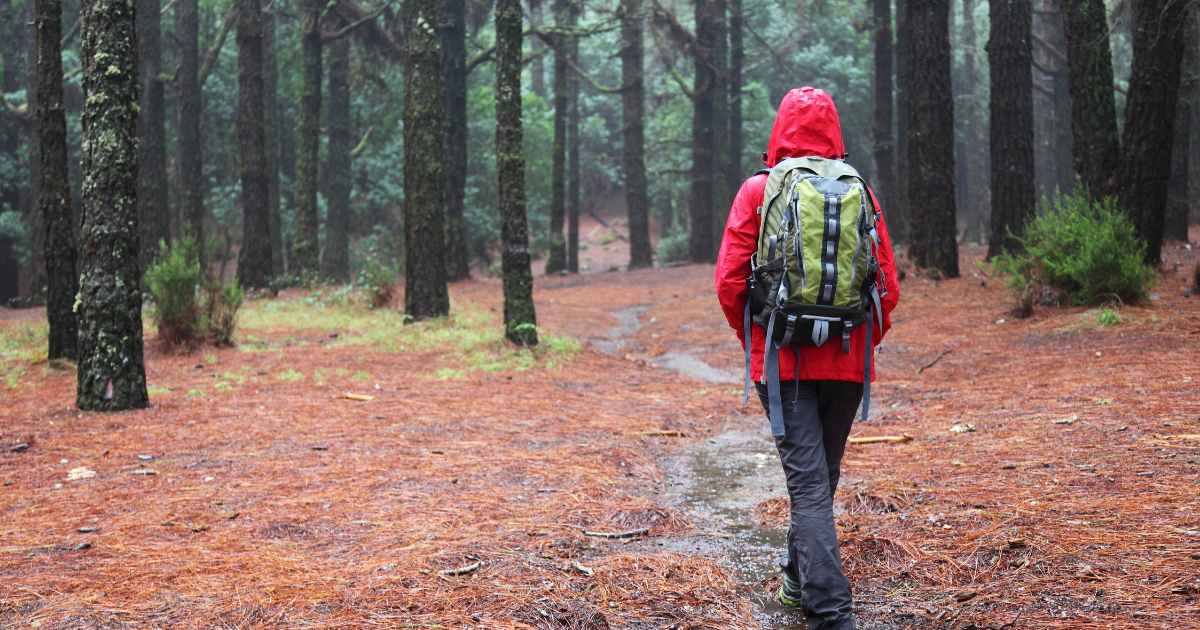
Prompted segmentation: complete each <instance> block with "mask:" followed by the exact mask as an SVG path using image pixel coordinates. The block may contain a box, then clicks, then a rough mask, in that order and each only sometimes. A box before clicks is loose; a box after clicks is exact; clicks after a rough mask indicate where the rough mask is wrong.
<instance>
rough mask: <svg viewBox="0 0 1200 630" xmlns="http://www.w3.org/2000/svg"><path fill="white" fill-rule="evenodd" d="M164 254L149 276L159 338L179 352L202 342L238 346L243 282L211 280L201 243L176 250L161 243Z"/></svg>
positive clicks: (180, 242)
mask: <svg viewBox="0 0 1200 630" xmlns="http://www.w3.org/2000/svg"><path fill="white" fill-rule="evenodd" d="M159 249H160V254H159V257H158V259H156V260H155V261H154V263H153V264H151V265H150V267H149V269H147V270H146V274H145V285H146V290H147V291H148V292H149V294H150V297H151V299H152V300H153V302H154V310H153V320H154V324H155V326H156V327H157V328H158V336H159V338H160V339H162V340H163V342H165V343H166V344H167V346H168V347H173V348H187V349H190V348H193V347H194V346H195V345H196V344H197V343H198V342H200V341H202V340H207V341H209V342H210V343H212V344H214V345H218V346H228V345H233V333H234V330H235V328H236V327H237V313H238V309H239V308H241V305H242V300H243V297H244V296H243V294H242V289H241V287H240V286H239V285H238V283H237V281H236V280H234V281H232V282H229V283H225V284H222V283H218V282H214V281H206V280H205V279H204V277H203V275H202V274H201V273H200V262H199V257H198V254H197V251H196V243H195V241H194V240H192V239H190V238H184V239H181V240H178V241H175V242H173V243H172V244H170V245H168V244H167V243H160V244H159Z"/></svg>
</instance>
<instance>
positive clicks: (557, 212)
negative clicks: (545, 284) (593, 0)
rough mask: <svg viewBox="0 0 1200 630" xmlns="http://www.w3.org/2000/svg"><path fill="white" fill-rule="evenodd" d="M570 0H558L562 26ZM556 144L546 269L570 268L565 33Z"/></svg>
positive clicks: (558, 50) (557, 81)
mask: <svg viewBox="0 0 1200 630" xmlns="http://www.w3.org/2000/svg"><path fill="white" fill-rule="evenodd" d="M568 2H570V0H555V2H554V23H555V26H557V27H559V28H567V27H569V26H570V11H569V10H568V8H567V3H568ZM553 41H554V147H553V148H552V149H551V151H552V155H551V157H550V161H551V162H552V165H551V167H550V168H551V174H550V238H549V241H550V251H549V252H548V253H547V256H546V273H547V274H552V273H561V272H563V271H566V270H567V241H566V239H565V238H564V236H563V226H564V224H565V222H566V214H567V114H568V112H567V106H568V104H569V99H568V98H567V92H568V88H569V85H568V83H567V80H568V76H569V75H570V73H571V69H570V66H569V65H568V63H567V54H568V51H567V45H566V37H565V36H563V35H555V36H554V40H553Z"/></svg>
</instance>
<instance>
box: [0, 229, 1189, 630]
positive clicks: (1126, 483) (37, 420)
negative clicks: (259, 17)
mask: <svg viewBox="0 0 1200 630" xmlns="http://www.w3.org/2000/svg"><path fill="white" fill-rule="evenodd" d="M1196 241H1200V232H1197V231H1195V230H1194V234H1193V242H1196ZM981 253H982V252H980V251H979V250H978V249H977V248H966V249H965V251H964V253H963V269H964V270H966V272H965V273H964V276H963V277H962V278H959V279H955V280H948V281H941V282H935V281H933V280H928V279H925V278H922V277H919V276H917V275H916V274H913V273H911V272H910V273H908V275H907V279H906V280H905V281H904V282H903V284H902V302H901V306H900V308H899V309H898V310H897V311H896V313H895V316H894V321H895V326H894V328H893V330H892V332H891V333H890V334H889V336H888V338H887V339H886V341H885V343H884V346H883V348H882V349H881V351H880V353H879V358H878V361H879V368H880V374H879V375H880V380H879V383H878V385H877V386H876V387H875V388H874V390H873V391H874V393H875V395H876V398H875V402H874V405H873V407H872V408H873V410H877V411H878V414H877V416H876V417H875V418H874V419H873V420H872V421H871V422H869V423H866V424H860V425H858V426H856V427H855V430H854V435H855V436H875V435H884V434H889V435H907V436H911V438H912V440H911V441H908V442H905V443H898V444H869V445H866V444H855V445H852V446H851V447H850V448H849V450H848V452H847V455H846V461H845V472H844V476H843V479H844V480H843V483H842V486H841V488H840V490H839V493H838V497H837V503H838V512H839V514H838V517H837V518H838V524H839V532H840V535H841V539H842V551H843V559H844V561H845V564H846V567H847V570H848V573H849V575H850V578H851V581H852V583H853V584H854V587H855V593H856V598H857V600H858V606H859V610H860V614H861V615H862V619H863V623H862V625H861V627H863V628H900V627H920V628H960V629H966V628H976V629H982V628H996V629H998V628H1035V629H1042V628H1084V629H1086V628H1097V629H1098V628H1135V627H1136V628H1146V627H1153V628H1184V627H1196V626H1197V625H1198V624H1200V603H1198V598H1200V578H1198V577H1197V576H1198V575H1200V438H1198V437H1197V436H1198V435H1200V395H1198V394H1197V383H1200V362H1198V361H1197V354H1198V353H1197V350H1198V349H1200V297H1186V296H1185V289H1186V286H1187V281H1188V279H1189V277H1190V275H1191V274H1190V273H1189V272H1190V271H1191V269H1192V268H1193V266H1194V265H1195V264H1197V262H1200V255H1198V252H1197V251H1196V250H1195V248H1185V247H1184V246H1182V245H1178V244H1176V245H1172V246H1170V247H1169V248H1168V249H1167V251H1166V253H1165V257H1166V258H1167V263H1166V265H1165V269H1166V271H1165V272H1164V274H1163V278H1162V281H1161V282H1160V284H1159V286H1158V287H1156V289H1155V293H1154V298H1153V299H1152V300H1151V301H1149V302H1148V303H1147V304H1145V305H1140V306H1126V307H1122V308H1120V309H1118V313H1119V316H1120V320H1121V321H1120V323H1119V324H1117V325H1108V326H1105V325H1101V323H1100V322H1099V319H1098V313H1099V311H1097V310H1087V309H1080V308H1062V309H1051V308H1041V309H1038V310H1037V311H1036V313H1035V315H1034V316H1033V317H1031V318H1029V319H1023V320H1017V319H1013V318H1012V317H1011V316H1010V315H1009V314H1008V309H1009V307H1010V305H1011V302H1012V300H1011V297H1010V296H1009V294H1008V292H1007V291H1006V290H1005V289H1004V288H1003V287H1002V286H1001V284H1000V283H999V282H997V281H996V280H994V279H988V278H986V277H985V276H984V275H983V274H981V273H980V272H979V271H977V269H978V267H977V265H976V263H977V261H978V260H979V258H980V256H981ZM711 272H712V268H711V267H708V266H687V267H675V268H666V269H654V270H644V271H635V272H628V273H624V272H623V273H595V274H585V275H581V276H569V277H554V278H541V279H539V280H538V283H537V287H536V294H535V295H536V298H537V303H538V309H539V311H538V315H539V323H540V325H541V328H542V331H543V345H542V346H541V347H540V348H539V349H537V350H535V351H532V352H530V351H526V350H513V349H510V348H508V347H506V346H505V345H504V344H503V343H502V342H501V341H500V340H499V335H498V324H497V312H498V311H499V308H500V307H499V304H500V286H499V284H498V282H496V281H493V280H476V281H471V282H466V283H462V284H459V285H456V286H454V287H453V289H452V300H453V309H454V312H455V314H454V315H453V316H452V317H451V318H449V319H448V320H446V321H441V322H431V323H422V324H417V325H411V326H405V325H403V323H402V318H401V316H400V314H399V313H398V312H397V311H396V310H394V309H385V310H379V311H369V310H366V309H365V308H364V307H362V306H360V305H358V304H357V303H356V302H355V300H354V296H353V294H350V293H347V292H345V291H338V290H335V289H325V290H322V291H316V292H299V291H292V292H288V293H285V294H284V295H281V296H280V297H279V298H277V299H265V298H264V299H255V300H252V301H250V302H249V303H248V305H247V307H246V309H245V312H244V315H243V318H242V325H241V330H240V334H239V344H238V346H237V347H235V348H221V349H213V348H203V349H200V350H198V351H196V352H194V353H192V354H182V355H181V354H175V353H169V352H166V351H165V350H164V349H163V348H162V347H161V346H160V344H159V343H158V342H157V341H156V340H155V338H154V333H153V331H149V333H148V341H147V351H146V354H147V373H148V380H149V383H150V386H151V398H152V401H153V406H152V407H151V408H150V409H147V410H142V411H136V412H128V413H119V414H110V415H101V414H93V413H87V414H85V413H80V412H78V411H76V410H75V409H74V407H73V406H72V403H73V400H74V374H73V371H72V370H71V369H70V368H69V366H68V367H66V368H61V367H53V366H50V365H48V364H47V363H46V362H45V360H44V350H42V345H43V344H44V335H45V328H44V325H42V324H41V323H40V322H41V318H42V317H43V315H42V313H41V312H40V311H35V310H27V311H11V312H4V313H0V416H2V417H3V420H2V421H0V627H4V628H8V627H31V626H34V627H40V628H81V627H88V628H121V627H138V628H141V627H170V628H210V627H272V628H273V627H297V628H298V627H345V628H353V627H387V628H437V627H443V628H466V627H473V628H509V627H521V628H524V627H534V628H636V629H642V628H646V629H649V628H680V629H682V628H722V629H723V628H755V627H764V626H765V627H772V628H802V627H803V620H802V619H797V618H794V616H789V615H787V614H785V613H783V612H781V611H779V610H777V609H775V608H774V607H772V606H771V605H770V604H769V603H764V601H765V600H766V599H767V598H766V597H765V596H764V593H767V592H768V591H769V590H770V589H772V588H774V587H776V586H777V584H778V582H777V579H778V578H777V576H776V575H775V574H774V573H773V572H772V571H771V569H770V567H771V564H772V560H773V558H774V557H776V556H777V555H778V547H777V545H778V544H779V542H780V540H781V538H782V532H783V530H784V528H785V527H786V511H787V505H786V498H785V496H784V490H783V484H782V475H781V474H780V473H779V471H778V469H777V463H776V461H775V460H773V459H772V458H773V457H775V456H774V453H773V449H772V447H771V444H770V441H769V433H768V431H767V428H766V425H765V420H764V419H763V418H762V415H761V411H760V410H758V409H754V408H752V407H741V406H740V404H739V403H740V385H739V379H740V373H739V370H740V366H741V351H740V348H739V347H738V344H737V342H736V339H735V338H734V336H733V334H732V332H731V331H730V330H729V329H728V326H727V324H726V323H725V321H724V319H723V318H722V316H721V315H720V313H719V310H718V309H717V307H716V304H715V300H714V299H713V297H712V293H711ZM400 303H402V301H398V302H397V304H400ZM39 353H41V357H43V358H41V359H39ZM873 415H876V414H873ZM22 445H24V446H22ZM643 528H648V529H646V531H645V532H644V533H641V534H638V535H635V536H632V537H628V538H606V537H600V536H594V535H588V534H587V533H585V531H586V532H592V533H597V532H602V533H623V532H629V531H639V530H642V529H643Z"/></svg>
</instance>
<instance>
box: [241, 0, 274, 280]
mask: <svg viewBox="0 0 1200 630" xmlns="http://www.w3.org/2000/svg"><path fill="white" fill-rule="evenodd" d="M238 2H239V4H240V5H241V6H240V9H239V10H238V18H237V20H238V23H237V46H238V113H237V130H238V154H239V155H240V156H241V159H240V160H239V168H240V171H241V173H240V175H241V182H242V189H241V206H242V246H241V248H240V249H239V250H238V269H237V271H238V282H240V283H241V285H242V286H243V287H246V288H255V289H261V288H266V287H267V286H268V285H269V284H270V281H271V216H270V191H269V188H268V186H269V183H268V181H267V156H266V152H267V139H266V133H265V129H266V119H265V116H264V114H263V48H262V46H263V33H262V8H261V6H260V5H259V0H238Z"/></svg>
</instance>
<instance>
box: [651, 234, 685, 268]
mask: <svg viewBox="0 0 1200 630" xmlns="http://www.w3.org/2000/svg"><path fill="white" fill-rule="evenodd" d="M655 249H656V251H655V254H654V255H655V258H656V259H657V260H658V262H659V263H661V264H664V265H667V264H670V263H677V262H684V261H686V260H687V259H688V235H687V233H686V232H677V233H675V234H672V235H670V236H664V237H662V238H660V239H658V247H657V248H655Z"/></svg>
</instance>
